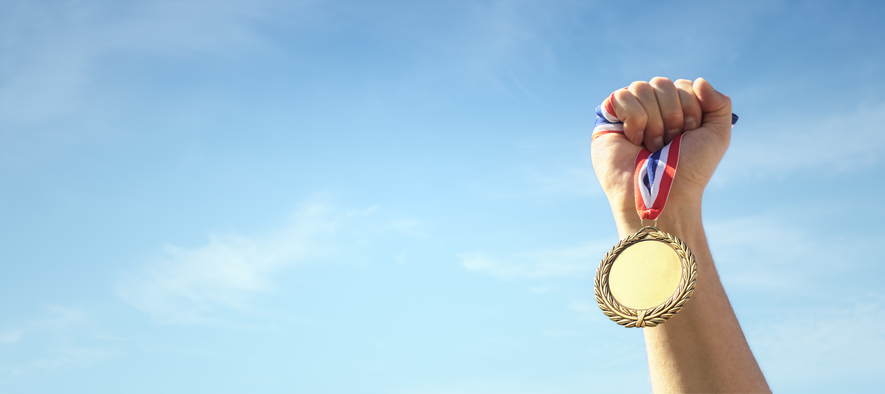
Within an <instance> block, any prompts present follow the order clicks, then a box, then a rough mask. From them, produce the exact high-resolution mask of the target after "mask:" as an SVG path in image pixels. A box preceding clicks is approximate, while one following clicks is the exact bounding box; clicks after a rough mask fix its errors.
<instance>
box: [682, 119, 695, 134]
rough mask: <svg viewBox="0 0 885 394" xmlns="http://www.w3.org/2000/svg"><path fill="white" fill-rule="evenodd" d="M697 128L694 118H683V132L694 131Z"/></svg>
mask: <svg viewBox="0 0 885 394" xmlns="http://www.w3.org/2000/svg"><path fill="white" fill-rule="evenodd" d="M696 128H698V121H697V119H695V118H692V117H687V118H685V126H684V129H685V131H689V130H694V129H696Z"/></svg>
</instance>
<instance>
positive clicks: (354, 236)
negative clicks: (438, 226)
mask: <svg viewBox="0 0 885 394" xmlns="http://www.w3.org/2000/svg"><path fill="white" fill-rule="evenodd" d="M377 210H378V208H377V207H372V208H369V209H366V210H356V211H350V212H344V211H341V210H338V209H335V208H333V207H331V206H329V205H328V204H322V203H311V204H308V205H306V206H305V207H304V208H303V209H301V210H300V211H299V212H298V213H297V214H295V215H294V216H293V217H292V218H291V220H290V221H289V222H288V223H287V224H286V225H285V226H283V227H282V228H280V229H277V230H274V231H271V232H269V233H267V234H262V235H254V236H240V235H233V234H210V236H209V241H208V242H207V243H206V244H205V245H202V246H197V247H190V248H186V247H180V246H174V245H168V246H166V247H164V248H163V250H162V252H160V253H159V254H158V255H157V256H154V257H152V258H150V259H149V260H148V261H147V262H146V263H145V264H144V265H143V266H141V267H139V268H137V269H134V270H130V271H128V272H126V273H125V274H124V275H122V277H121V278H120V279H119V280H118V281H117V282H116V284H115V289H116V292H117V294H118V295H119V296H120V297H121V298H122V299H123V300H125V301H126V302H128V303H129V304H131V305H133V306H135V307H137V308H138V309H141V310H143V311H145V312H147V313H149V314H150V315H151V316H152V318H153V319H154V320H155V321H157V322H160V323H167V324H199V323H207V322H211V321H214V320H215V318H216V317H217V316H218V315H219V314H220V313H225V312H229V311H231V310H236V309H241V308H245V307H247V306H249V305H250V304H249V301H250V300H252V299H253V298H254V297H255V296H256V295H259V294H262V293H268V292H270V291H272V290H273V289H274V285H275V282H274V277H275V275H278V274H281V273H282V272H284V270H285V269H287V268H291V267H293V266H297V265H299V264H306V263H310V262H317V261H320V260H323V259H328V258H331V257H342V256H343V255H344V254H346V253H352V252H353V251H354V250H356V249H358V248H361V247H364V246H366V245H369V244H371V243H372V241H373V239H374V238H373V237H374V236H375V235H377V234H378V233H381V232H394V233H396V234H400V235H405V236H410V237H412V236H414V235H412V234H415V233H420V230H418V227H419V224H418V222H417V221H415V220H411V219H403V220H394V221H392V223H386V222H385V223H381V224H378V225H372V224H367V223H363V222H360V221H359V219H361V218H365V217H368V216H371V215H373V214H374V212H376V211H377ZM401 223H409V225H407V226H404V225H402V224H401Z"/></svg>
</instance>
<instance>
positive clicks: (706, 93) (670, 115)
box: [592, 77, 732, 228]
mask: <svg viewBox="0 0 885 394" xmlns="http://www.w3.org/2000/svg"><path fill="white" fill-rule="evenodd" d="M606 100H611V104H612V107H613V108H614V112H615V113H614V115H615V116H617V117H618V119H620V120H621V121H623V122H624V133H623V134H620V133H610V134H604V135H601V136H599V137H598V138H595V139H594V141H593V146H592V155H593V169H594V170H595V171H596V178H597V179H598V180H599V183H600V184H601V185H602V189H603V190H604V191H605V194H606V196H607V197H608V200H609V203H610V204H611V207H612V212H613V213H614V215H615V219H616V221H618V222H619V228H620V227H622V223H621V221H623V220H629V221H631V222H635V223H638V222H639V218H638V215H637V213H636V208H635V205H634V196H633V194H634V187H633V171H634V164H635V163H634V160H635V159H636V155H637V153H639V150H640V149H642V148H643V147H645V148H646V149H648V150H650V151H652V152H654V151H657V150H660V149H661V148H662V147H664V145H665V144H668V143H670V141H672V140H673V138H675V137H676V136H678V135H680V134H682V135H683V137H682V147H681V149H680V155H679V167H678V170H677V172H676V178H675V180H674V181H673V186H672V188H671V190H670V197H669V199H668V202H667V206H666V209H664V212H663V213H662V214H661V217H660V219H661V220H662V221H663V222H664V223H666V222H668V221H673V220H675V219H677V218H679V217H681V216H685V215H688V216H695V215H697V217H698V218H699V217H700V203H701V198H702V196H703V192H704V187H706V185H707V182H709V181H710V177H712V176H713V172H714V171H715V170H716V166H717V165H718V164H719V161H720V160H721V159H722V156H723V155H724V154H725V150H726V149H727V148H728V143H729V139H730V136H731V125H732V122H731V117H732V115H731V99H730V98H728V96H726V95H724V94H722V93H719V92H718V91H716V90H715V89H713V87H712V86H711V85H710V83H709V82H707V81H706V80H704V79H703V78H698V79H697V80H695V81H694V82H692V81H689V80H686V79H679V80H676V81H675V82H673V81H671V80H669V79H667V78H662V77H656V78H653V79H652V80H651V81H649V82H645V81H637V82H633V83H632V84H630V86H629V87H628V88H625V89H621V90H618V91H616V92H614V93H613V94H612V96H611V97H610V98H608V99H606ZM631 227H632V226H631Z"/></svg>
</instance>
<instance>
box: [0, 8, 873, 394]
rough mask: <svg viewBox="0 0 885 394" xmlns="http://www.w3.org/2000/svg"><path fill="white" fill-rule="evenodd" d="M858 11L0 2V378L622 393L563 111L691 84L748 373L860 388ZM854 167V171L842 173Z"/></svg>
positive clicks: (46, 382)
mask: <svg viewBox="0 0 885 394" xmlns="http://www.w3.org/2000/svg"><path fill="white" fill-rule="evenodd" d="M883 16H885V3H882V2H879V1H866V2H863V1H858V2H848V1H845V2H814V1H810V2H790V1H766V2H763V1H758V2H752V1H750V2H708V1H705V2H650V1H649V2H636V1H634V2H601V1H600V2H593V1H586V2H583V1H425V2H406V1H375V2H361V1H295V0H293V1H249V2H246V1H242V2H233V1H228V2H225V1H190V0H182V1H139V2H113V1H16V0H3V1H2V2H0V391H2V392H4V393H50V392H90V393H103V392H108V393H117V392H127V393H155V392H173V393H174V392H181V393H190V392H215V393H241V392H266V393H290V392H301V393H356V392H359V393H398V394H413V393H427V394H438V393H584V392H610V391H613V390H615V389H616V388H625V389H626V391H628V392H647V391H650V384H649V383H648V377H647V364H646V361H645V351H644V343H643V340H642V334H641V332H640V331H639V330H629V329H623V328H621V327H619V326H616V325H615V324H613V323H611V322H610V321H609V320H608V319H607V318H606V317H605V316H604V315H603V314H602V313H601V312H600V311H599V310H598V307H597V306H596V303H595V301H594V299H593V288H592V283H593V280H592V278H593V272H594V270H595V268H596V266H597V265H598V263H599V259H601V257H602V255H603V254H604V253H605V252H606V251H607V250H608V248H609V247H610V246H611V245H613V244H614V243H615V242H617V234H616V231H615V228H614V223H613V220H612V219H611V214H610V212H609V208H608V204H607V202H606V200H605V196H604V195H603V194H602V192H601V190H600V188H599V186H598V184H597V182H596V179H595V177H594V175H593V170H592V165H591V162H590V155H589V149H590V131H591V128H592V124H593V120H594V114H593V109H594V108H595V106H596V105H597V104H599V103H600V102H601V100H602V99H603V98H604V97H606V96H607V95H608V94H609V93H610V92H611V91H612V90H614V89H617V88H620V87H622V86H625V85H627V84H629V83H630V82H631V81H634V80H648V79H650V78H652V77H654V76H658V75H660V76H666V77H670V78H673V79H676V78H696V77H699V76H702V77H705V78H707V79H708V80H709V81H710V82H711V83H712V84H713V86H714V87H716V88H717V89H719V90H720V91H722V92H724V93H726V94H728V95H730V96H731V97H732V100H733V102H734V110H735V112H736V113H738V114H739V115H740V116H741V121H740V122H739V123H738V125H737V127H736V128H735V129H734V134H733V138H732V145H731V147H730V149H729V151H728V153H727V154H726V157H725V159H724V160H723V162H722V164H721V165H720V167H719V170H718V171H717V173H716V175H715V177H714V179H713V181H712V182H711V184H710V186H709V187H708V190H707V193H706V198H705V205H704V216H705V223H706V229H707V235H708V237H709V241H710V245H711V248H712V251H713V254H714V257H715V258H716V260H717V265H718V267H719V270H720V274H721V276H722V280H723V283H724V285H725V287H726V290H727V291H728V293H729V295H730V298H731V301H732V304H733V306H734V308H735V311H736V313H737V315H738V318H739V319H740V321H741V323H742V326H743V328H744V332H745V334H746V336H747V338H748V340H749V342H750V345H751V347H752V348H753V350H754V353H755V354H756V357H757V359H758V360H759V363H760V365H761V366H762V369H763V371H764V372H765V374H766V377H767V379H768V381H769V383H770V384H771V386H772V388H773V389H775V391H785V392H800V391H801V392H833V391H835V390H837V389H838V390H839V391H844V390H851V391H861V390H863V391H870V390H874V389H878V388H880V387H881V385H882V384H883V383H885V379H883V378H882V377H881V371H882V370H883V368H885V361H883V356H882V354H885V328H883V325H882V324H881V322H882V321H883V320H885V290H883V285H882V279H883V277H885V269H883V259H882V257H881V253H880V252H879V247H880V246H879V245H880V244H881V239H882V238H883V236H885V231H883V230H882V228H881V227H880V223H882V222H883V220H885V214H883V212H882V210H881V209H877V208H875V204H872V201H874V200H876V199H877V197H878V196H880V195H882V193H883V192H885V187H883V186H882V182H881V180H882V179H883V177H882V174H881V171H880V168H881V165H882V164H883V161H885V157H883V154H882V153H881V152H882V151H883V149H885V133H883V132H882V125H883V124H885V94H883V91H885V80H883V78H882V75H883V73H885V69H883V68H885V59H883V52H882V51H881V48H882V47H883V46H885V26H883V25H882V23H881V20H882V18H883ZM877 179H878V180H879V181H876V180H877Z"/></svg>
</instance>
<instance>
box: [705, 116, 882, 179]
mask: <svg viewBox="0 0 885 394" xmlns="http://www.w3.org/2000/svg"><path fill="white" fill-rule="evenodd" d="M882 124H885V103H878V104H863V105H859V106H858V107H857V108H856V109H855V110H854V111H853V112H850V113H837V114H831V115H829V116H827V117H821V118H816V119H809V120H803V121H796V120H795V119H789V118H788V119H775V120H773V121H772V123H770V124H766V125H760V126H759V127H760V128H761V129H760V130H753V131H752V134H751V135H749V136H747V137H745V138H732V144H731V147H729V151H728V154H727V156H726V160H724V161H723V163H722V165H721V168H720V169H719V171H718V172H717V178H720V179H719V180H718V181H719V182H721V181H723V180H726V179H729V178H765V177H774V178H782V177H784V176H786V175H787V174H791V173H795V172H797V171H802V170H816V171H819V173H821V174H826V175H833V174H838V173H843V172H845V171H851V170H858V169H866V168H868V167H869V166H870V165H872V164H874V163H877V162H879V161H881V160H882V153H881V152H882V150H883V149H885V133H882ZM738 133H740V131H735V135H736V136H737V135H739V134H738Z"/></svg>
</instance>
